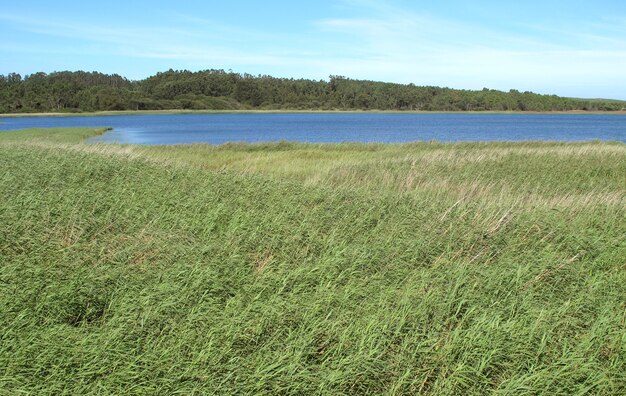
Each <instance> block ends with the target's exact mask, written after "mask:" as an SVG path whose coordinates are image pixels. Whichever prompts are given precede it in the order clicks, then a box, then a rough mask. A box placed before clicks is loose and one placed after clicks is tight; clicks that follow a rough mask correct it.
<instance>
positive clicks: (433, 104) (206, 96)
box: [0, 70, 626, 113]
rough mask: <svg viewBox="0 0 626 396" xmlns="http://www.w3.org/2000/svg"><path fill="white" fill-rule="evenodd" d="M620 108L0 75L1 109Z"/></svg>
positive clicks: (262, 79) (233, 76)
mask: <svg viewBox="0 0 626 396" xmlns="http://www.w3.org/2000/svg"><path fill="white" fill-rule="evenodd" d="M254 109H260V110H292V111H293V110H387V111H388V110H395V111H534V112H544V111H572V110H578V111H624V110H626V101H619V100H609V99H579V98H565V97H558V96H556V95H540V94H536V93H532V92H519V91H517V90H514V89H512V90H510V91H508V92H503V91H497V90H493V89H487V88H484V89H482V90H476V91H472V90H461V89H451V88H442V87H433V86H417V85H415V84H395V83H384V82H376V81H365V80H353V79H350V78H347V77H343V76H330V77H329V79H328V81H325V80H308V79H293V78H276V77H272V76H268V75H258V76H253V75H250V74H239V73H235V72H231V71H228V72H227V71H224V70H203V71H198V72H190V71H186V70H180V71H174V70H169V71H167V72H164V73H157V74H156V75H154V76H151V77H148V78H146V79H143V80H138V81H130V80H128V79H126V78H124V77H122V76H119V75H116V74H113V75H108V74H103V73H98V72H82V71H78V72H69V71H66V72H55V73H50V74H46V73H34V74H31V75H28V76H25V77H22V76H21V75H19V74H17V73H10V74H8V75H0V113H41V112H46V113H47V112H61V113H71V112H93V111H111V110H113V111H115V110H117V111H119V110H254Z"/></svg>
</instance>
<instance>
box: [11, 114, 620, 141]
mask: <svg viewBox="0 0 626 396" xmlns="http://www.w3.org/2000/svg"><path fill="white" fill-rule="evenodd" d="M49 127H112V128H113V130H112V131H110V132H107V133H106V134H104V135H102V136H99V137H97V138H94V139H90V141H91V142H118V143H131V144H184V143H199V142H205V143H212V144H220V143H225V142H269V141H279V140H290V141H300V142H329V143H333V142H346V141H349V142H385V143H395V142H409V141H419V140H422V141H423V140H439V141H444V142H448V141H449V142H454V141H494V140H500V141H502V140H508V141H516V140H517V141H518V140H561V141H581V140H591V139H600V140H618V141H622V142H626V116H624V115H618V114H475V113H472V114H458V113H454V114H452V113H447V114H446V113H444V114H402V113H400V114H398V113H392V114H385V113H289V114H285V113H282V114H258V113H257V114H158V115H157V114H150V115H116V116H87V117H82V116H81V117H74V116H70V117H56V116H55V117H20V118H2V119H0V130H15V129H23V128H49Z"/></svg>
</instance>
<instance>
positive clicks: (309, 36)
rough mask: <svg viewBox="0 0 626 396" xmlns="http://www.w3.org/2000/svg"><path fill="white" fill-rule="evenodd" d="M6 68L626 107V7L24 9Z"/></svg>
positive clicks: (466, 4)
mask: <svg viewBox="0 0 626 396" xmlns="http://www.w3.org/2000/svg"><path fill="white" fill-rule="evenodd" d="M0 37H2V40H0V74H7V73H9V72H18V73H20V74H22V75H24V74H30V73H34V72H37V71H45V72H51V71H55V70H88V71H92V70H97V71H102V72H105V73H118V74H121V75H124V76H126V77H129V78H131V79H139V78H144V77H147V76H149V75H152V74H154V73H156V72H158V71H164V70H167V69H170V68H173V69H189V70H201V69H211V68H215V69H226V70H228V69H232V70H234V71H237V72H248V73H252V74H271V75H274V76H279V77H304V78H314V79H326V78H327V77H328V76H329V75H330V74H336V75H345V76H348V77H352V78H359V79H371V80H380V81H392V82H400V83H409V82H412V83H415V84H417V85H438V86H449V87H453V88H465V89H481V88H483V87H489V88H494V89H501V90H509V89H511V88H514V89H518V90H521V91H526V90H530V91H534V92H540V93H554V94H558V95H563V96H578V97H608V98H619V99H626V1H623V0H612V1H608V0H604V1H603V0H594V1H591V0H587V1H579V0H568V1H550V0H543V1H534V0H526V1H519V2H509V1H502V0H501V1H479V0H474V1H465V0H451V1H432V0H431V1H402V0H396V1H371V0H337V1H324V0H318V1H310V2H300V1H293V0H292V1H282V0H281V1H270V0H266V1H230V2H224V1H177V2H175V1H146V0H126V1H118V0H110V1H105V2H96V1H84V0H83V1H59V0H57V1H29V2H26V1H23V2H17V1H16V2H6V3H4V4H3V5H2V7H1V8H0Z"/></svg>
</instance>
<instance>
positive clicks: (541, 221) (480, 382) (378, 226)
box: [0, 129, 626, 395]
mask: <svg viewBox="0 0 626 396" xmlns="http://www.w3.org/2000/svg"><path fill="white" fill-rule="evenodd" d="M101 132H102V130H98V129H53V130H28V131H21V132H2V133H0V266H1V267H0V394H6V395H16V394H37V395H40V394H55V395H58V394H67V395H75V394H163V395H172V394H185V395H186V394H302V395H308V394H332V395H341V394H345V395H353V394H389V395H394V394H429V395H465V394H469V395H474V394H475V395H483V394H489V393H493V394H500V395H585V394H598V395H623V394H626V259H625V258H626V209H625V208H626V145H624V144H622V143H601V142H589V143H531V142H526V143H458V144H439V143H413V144H402V145H374V144H337V145H312V144H297V143H286V142H282V143H273V144H254V145H249V144H227V145H223V146H209V145H190V146H169V147H165V146H164V147H158V146H156V147H152V146H121V145H104V144H98V145H89V144H85V143H82V141H83V139H84V138H86V137H89V136H93V135H96V134H99V133H101Z"/></svg>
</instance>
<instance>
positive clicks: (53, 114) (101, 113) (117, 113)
mask: <svg viewBox="0 0 626 396" xmlns="http://www.w3.org/2000/svg"><path fill="white" fill-rule="evenodd" d="M178 114H553V115H582V114H585V115H594V114H597V115H626V111H624V110H619V111H585V110H571V111H416V110H296V109H291V110H115V111H92V112H81V113H58V112H51V113H4V114H0V118H22V117H94V116H124V115H178Z"/></svg>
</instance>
